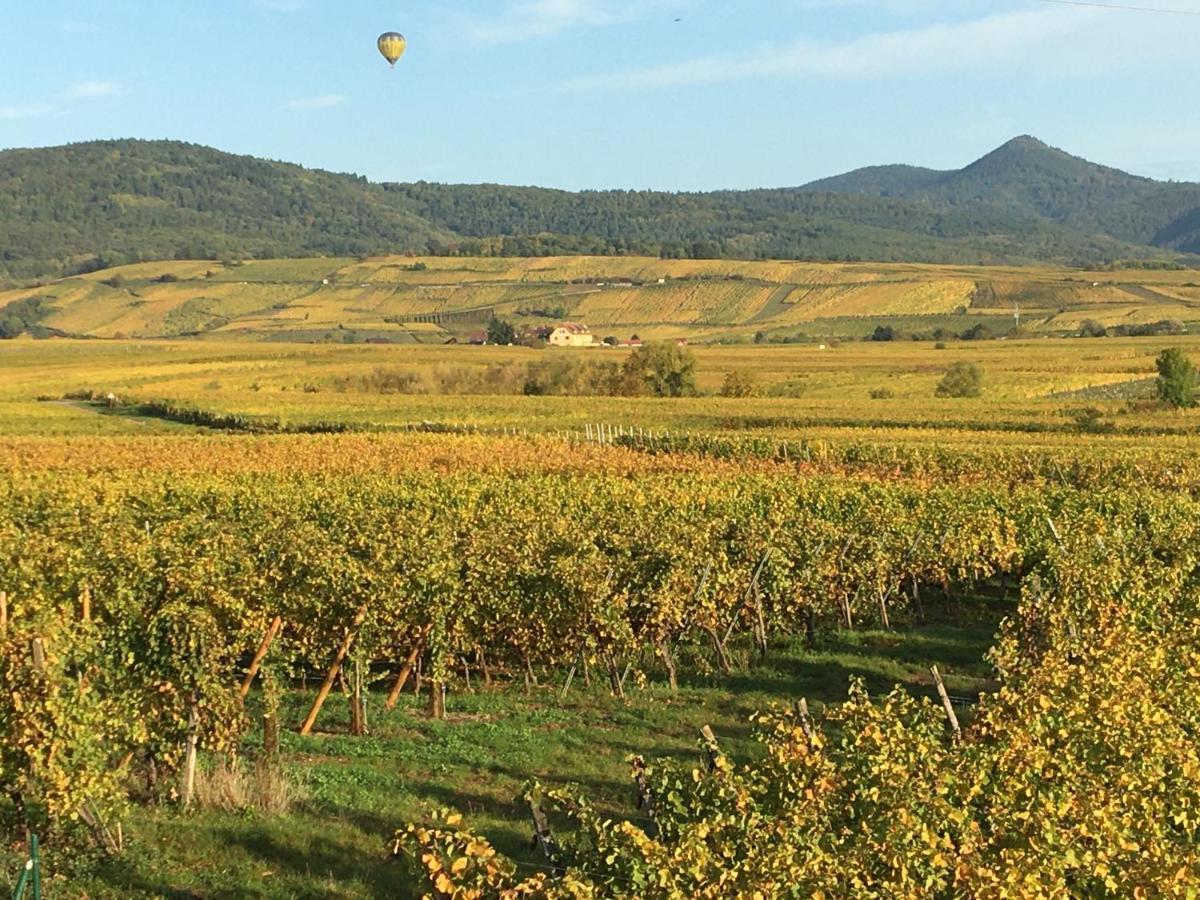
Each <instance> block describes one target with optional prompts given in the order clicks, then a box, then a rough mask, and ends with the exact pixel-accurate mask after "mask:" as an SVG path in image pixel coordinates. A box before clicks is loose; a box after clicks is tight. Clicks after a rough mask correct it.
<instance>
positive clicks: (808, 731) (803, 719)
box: [796, 697, 813, 743]
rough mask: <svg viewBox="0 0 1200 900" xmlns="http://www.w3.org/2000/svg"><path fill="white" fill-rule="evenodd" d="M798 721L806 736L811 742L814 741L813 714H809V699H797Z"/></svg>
mask: <svg viewBox="0 0 1200 900" xmlns="http://www.w3.org/2000/svg"><path fill="white" fill-rule="evenodd" d="M796 723H797V724H798V725H799V726H800V729H801V730H802V731H803V732H804V736H805V737H806V738H807V739H808V741H809V743H812V739H813V726H812V716H810V715H809V714H808V701H807V700H806V699H805V698H803V697H801V698H800V699H799V700H797V701H796Z"/></svg>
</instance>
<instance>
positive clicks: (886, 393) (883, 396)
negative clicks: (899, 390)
mask: <svg viewBox="0 0 1200 900" xmlns="http://www.w3.org/2000/svg"><path fill="white" fill-rule="evenodd" d="M895 396H896V392H895V391H893V390H892V389H891V388H873V389H872V390H871V399H872V400H891V399H892V398H893V397H895Z"/></svg>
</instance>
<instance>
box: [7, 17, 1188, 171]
mask: <svg viewBox="0 0 1200 900" xmlns="http://www.w3.org/2000/svg"><path fill="white" fill-rule="evenodd" d="M1144 5H1160V6H1164V7H1171V8H1174V9H1179V10H1187V11H1192V12H1195V13H1198V14H1200V0H1154V2H1150V0H1147V2H1146V4H1144ZM676 19H680V20H681V21H676ZM390 29H395V30H399V31H402V32H404V33H405V34H406V35H407V36H408V39H409V51H408V54H407V55H406V57H405V58H404V60H402V61H401V63H400V64H399V66H397V68H396V70H395V71H390V70H389V69H388V67H387V64H386V63H385V62H384V61H383V60H382V59H381V58H380V57H379V56H377V55H376V53H375V50H374V41H375V38H376V36H377V35H378V34H379V32H381V31H384V30H390ZM3 34H4V37H5V40H4V54H3V56H0V147H24V146H43V145H50V144H59V143H66V142H69V141H81V140H89V139H94V138H115V137H142V138H177V139H182V140H188V141H194V142H198V143H203V144H208V145H211V146H215V147H218V148H221V149H224V150H229V151H234V152H239V153H250V154H254V155H258V156H267V157H271V158H275V159H286V160H289V161H293V162H299V163H302V164H304V165H307V166H311V167H321V168H329V169H334V170H337V171H349V172H356V173H360V174H364V175H367V176H368V177H370V178H372V179H375V180H395V181H410V180H418V179H425V180H431V181H453V182H477V181H495V182H503V183H508V184H540V185H547V186H552V187H564V188H572V189H578V188H610V187H628V188H661V189H672V190H676V189H677V190H694V189H715V188H742V187H756V186H783V185H794V184H801V183H804V182H806V181H810V180H812V179H814V178H819V177H822V176H825V175H830V174H835V173H838V172H841V171H845V170H847V169H850V168H854V167H857V166H861V165H871V164H877V163H888V162H911V163H916V164H921V165H929V166H935V167H939V168H951V167H958V166H960V165H962V164H965V163H966V162H969V161H970V160H972V159H974V158H976V157H978V156H980V155H982V154H983V153H985V152H987V151H988V150H990V149H992V148H993V147H995V146H997V145H998V144H1000V143H1001V142H1003V141H1004V140H1006V139H1007V138H1009V137H1012V136H1014V135H1017V134H1024V133H1029V134H1034V135H1037V136H1038V137H1041V138H1043V139H1044V140H1046V141H1048V142H1049V143H1051V144H1054V145H1056V146H1060V147H1062V148H1064V149H1066V150H1069V151H1071V152H1073V153H1077V154H1079V155H1082V156H1086V157H1088V158H1090V159H1094V160H1096V161H1098V162H1104V163H1107V164H1111V165H1116V166H1119V167H1121V168H1125V169H1129V170H1131V171H1134V172H1138V173H1140V174H1145V175H1151V176H1153V177H1158V178H1175V179H1191V180H1200V101H1198V100H1197V85H1198V84H1200V15H1194V16H1188V15H1166V14H1153V13H1135V12H1128V11H1118V10H1103V9H1095V8H1091V7H1087V6H1068V5H1064V4H1056V3H1048V2H1045V0H473V2H461V3H454V2H440V0H438V2H433V0H422V2H396V0H89V2H80V0H41V2H36V3H15V2H14V3H12V4H9V8H8V9H7V10H6V11H5V14H4V30H3Z"/></svg>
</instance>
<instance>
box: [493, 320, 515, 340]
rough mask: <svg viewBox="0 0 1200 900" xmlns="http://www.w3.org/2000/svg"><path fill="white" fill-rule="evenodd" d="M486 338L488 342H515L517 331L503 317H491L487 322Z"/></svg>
mask: <svg viewBox="0 0 1200 900" xmlns="http://www.w3.org/2000/svg"><path fill="white" fill-rule="evenodd" d="M487 339H488V343H489V344H500V345H502V346H507V345H508V344H515V343H516V341H517V332H516V329H514V328H513V327H512V325H511V324H510V323H509V322H506V321H504V320H503V319H492V321H490V322H488V327H487Z"/></svg>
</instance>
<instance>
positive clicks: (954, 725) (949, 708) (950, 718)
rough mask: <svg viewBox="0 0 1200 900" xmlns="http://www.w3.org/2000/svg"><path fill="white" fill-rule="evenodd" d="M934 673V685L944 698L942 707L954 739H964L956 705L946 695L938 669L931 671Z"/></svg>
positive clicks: (935, 667) (939, 694) (934, 668)
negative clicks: (955, 712) (955, 709)
mask: <svg viewBox="0 0 1200 900" xmlns="http://www.w3.org/2000/svg"><path fill="white" fill-rule="evenodd" d="M929 671H930V672H932V673H933V683H934V684H935V685H937V692H938V696H939V697H941V698H942V706H943V707H944V708H945V710H946V721H947V722H949V723H950V730H951V731H952V732H954V739H955V740H956V741H957V740H961V739H962V728H961V727H959V724H958V716H956V715H955V714H954V704H953V703H951V702H950V695H949V694H948V693H946V685H945V684H943V683H942V675H941V673H940V672H939V671H938V667H937V666H934V667H933V668H931V669H930V670H929Z"/></svg>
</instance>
